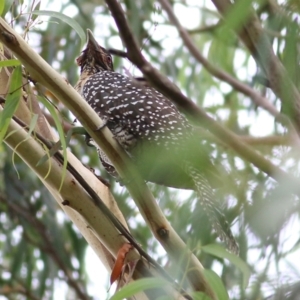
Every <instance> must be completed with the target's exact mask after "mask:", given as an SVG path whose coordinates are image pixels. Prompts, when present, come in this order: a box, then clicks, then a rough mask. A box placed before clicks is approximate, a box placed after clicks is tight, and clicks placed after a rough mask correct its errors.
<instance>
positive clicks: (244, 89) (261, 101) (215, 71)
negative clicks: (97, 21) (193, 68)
mask: <svg viewBox="0 0 300 300" xmlns="http://www.w3.org/2000/svg"><path fill="white" fill-rule="evenodd" d="M159 2H160V4H161V6H162V7H163V8H164V10H165V11H166V13H167V14H168V17H169V20H170V21H171V23H172V24H173V25H174V26H175V27H176V28H177V30H178V32H179V34H180V36H181V38H182V40H183V41H184V44H185V46H186V47H187V48H188V49H189V51H190V53H191V54H192V55H193V56H194V57H195V58H196V60H197V61H199V62H200V63H201V64H202V65H203V67H204V68H205V69H206V70H207V71H208V72H209V73H211V74H212V75H213V76H214V77H216V78H218V79H220V80H222V81H225V82H227V83H228V84H230V85H231V86H232V87H233V88H234V89H236V90H237V91H239V92H241V93H243V94H245V95H247V96H249V97H250V98H251V99H252V100H253V102H254V103H255V104H256V105H258V106H260V107H263V108H264V109H266V110H267V111H268V112H269V113H270V114H271V115H273V116H274V117H278V116H279V115H280V112H279V111H278V110H277V109H276V107H275V106H274V105H273V104H271V103H270V101H269V100H268V99H267V98H265V97H263V96H261V95H260V94H259V93H257V92H256V91H255V90H254V89H253V88H252V87H250V86H248V85H247V84H244V83H242V82H241V81H239V80H237V79H236V78H234V77H233V76H231V75H230V74H229V73H227V72H225V71H223V70H221V69H219V68H217V67H215V66H214V65H213V64H211V63H210V62H209V61H208V60H207V59H206V58H205V57H204V56H203V55H202V53H201V52H200V51H199V49H198V48H197V46H196V45H195V43H194V42H193V40H192V39H191V37H190V36H189V34H188V32H187V31H186V30H185V29H184V28H183V27H182V26H181V24H180V22H179V21H178V19H177V18H176V16H175V14H174V12H173V9H172V6H171V4H170V2H169V1H168V0H159Z"/></svg>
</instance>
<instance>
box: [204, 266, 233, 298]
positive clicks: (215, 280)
mask: <svg viewBox="0 0 300 300" xmlns="http://www.w3.org/2000/svg"><path fill="white" fill-rule="evenodd" d="M203 274H204V277H205V278H206V279H207V281H208V283H209V284H210V286H211V288H212V290H213V291H214V292H215V294H216V295H217V299H219V300H228V299H229V296H228V294H227V291H226V288H225V287H224V284H223V282H222V280H221V278H220V277H219V276H218V275H217V274H216V273H215V272H214V271H212V270H204V271H203ZM200 299H201V298H200ZM204 299H205V298H203V300H204Z"/></svg>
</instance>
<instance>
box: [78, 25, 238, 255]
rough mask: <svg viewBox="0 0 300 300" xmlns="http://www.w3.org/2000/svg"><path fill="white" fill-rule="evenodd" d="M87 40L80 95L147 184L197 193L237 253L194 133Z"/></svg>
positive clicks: (213, 172)
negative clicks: (119, 71) (101, 120)
mask: <svg viewBox="0 0 300 300" xmlns="http://www.w3.org/2000/svg"><path fill="white" fill-rule="evenodd" d="M88 36H89V40H88V44H87V48H86V49H85V50H84V51H83V52H82V54H81V56H79V58H78V59H77V63H78V65H79V66H80V68H81V76H80V80H79V81H78V83H77V84H76V86H75V88H76V89H77V91H78V92H79V93H80V94H81V95H82V96H83V98H84V99H85V100H86V101H87V102H88V103H89V105H90V106H91V107H92V108H93V109H94V110H95V112H97V113H98V115H99V116H100V117H101V118H102V119H103V120H105V122H106V126H107V127H108V128H109V129H110V130H111V132H112V133H113V135H114V137H115V138H116V140H117V141H118V142H119V144H120V145H121V146H122V147H123V149H124V150H125V151H126V152H127V153H128V154H129V156H130V157H131V158H132V159H133V161H134V162H135V164H136V166H137V168H138V169H139V171H140V173H141V174H142V176H143V177H144V179H145V180H147V181H151V182H155V183H158V184H162V185H166V186H172V187H177V188H190V189H194V190H195V191H196V192H197V195H198V198H199V200H200V201H201V204H202V206H203V208H204V210H205V211H206V212H207V214H208V216H209V219H210V220H211V222H212V224H213V227H214V229H215V230H216V232H217V233H218V234H219V236H220V237H221V239H223V240H225V242H226V244H227V246H228V248H229V250H231V251H232V252H234V253H237V252H238V245H237V243H236V241H235V239H234V237H233V235H232V233H231V231H230V227H229V225H228V223H227V222H226V220H225V217H224V215H222V214H221V213H220V211H219V210H218V209H217V208H216V204H215V203H214V199H213V198H214V197H213V190H212V187H211V185H213V184H215V182H216V181H217V177H218V175H217V171H216V169H215V167H214V166H213V164H212V163H211V161H210V157H209V155H208V154H207V153H206V152H205V151H203V149H202V148H201V147H199V145H198V146H196V151H195V148H194V146H195V144H196V145H197V142H195V139H193V137H194V130H193V127H192V126H191V125H190V124H189V122H188V121H187V119H186V118H185V117H184V116H183V115H182V114H181V113H180V112H179V111H178V109H177V108H176V106H175V105H174V104H173V103H172V102H171V101H170V100H168V99H167V98H166V97H164V96H163V95H162V94H161V93H159V92H158V91H156V90H155V89H153V88H151V87H149V86H148V85H147V84H144V83H143V82H140V81H138V80H136V79H134V78H130V77H126V76H123V75H121V74H119V73H116V72H114V70H113V64H112V58H111V55H110V54H109V52H108V51H107V50H106V49H105V48H103V47H101V46H99V45H98V44H97V42H96V41H95V39H94V37H93V36H92V34H91V32H90V31H88ZM98 153H99V157H100V159H101V162H102V164H103V166H104V168H105V169H106V170H107V171H108V172H109V173H110V174H111V175H113V176H115V177H116V176H117V172H116V170H115V168H114V166H113V164H112V163H111V162H110V160H109V159H108V157H107V156H106V154H105V153H104V152H103V151H102V150H101V149H99V148H98Z"/></svg>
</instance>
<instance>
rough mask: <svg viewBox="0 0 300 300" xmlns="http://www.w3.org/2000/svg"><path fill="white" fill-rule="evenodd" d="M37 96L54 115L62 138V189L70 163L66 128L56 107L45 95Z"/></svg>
mask: <svg viewBox="0 0 300 300" xmlns="http://www.w3.org/2000/svg"><path fill="white" fill-rule="evenodd" d="M37 97H38V99H39V100H40V101H41V102H42V103H43V105H44V106H45V107H46V108H47V109H48V111H49V112H50V114H51V116H52V118H53V120H54V122H55V126H56V129H57V131H58V135H59V139H60V142H61V146H62V149H63V156H64V165H63V171H62V178H61V183H60V187H59V190H60V189H61V187H62V185H63V182H64V179H65V177H66V171H67V164H68V159H67V143H66V139H65V135H64V130H63V127H62V125H61V122H60V120H59V118H58V116H57V113H56V110H55V108H54V107H53V106H52V105H51V104H50V103H49V102H48V101H47V100H46V99H44V98H43V97H41V96H37Z"/></svg>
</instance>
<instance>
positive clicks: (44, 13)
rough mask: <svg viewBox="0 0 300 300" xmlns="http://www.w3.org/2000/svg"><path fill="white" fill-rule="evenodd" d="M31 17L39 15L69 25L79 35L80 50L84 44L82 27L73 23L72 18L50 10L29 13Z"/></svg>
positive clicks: (75, 22)
mask: <svg viewBox="0 0 300 300" xmlns="http://www.w3.org/2000/svg"><path fill="white" fill-rule="evenodd" d="M31 13H32V14H33V15H41V16H48V17H52V18H57V19H59V20H61V21H63V22H65V23H66V24H68V25H70V26H71V27H72V28H73V29H74V30H75V31H76V32H77V34H78V35H79V37H80V40H81V48H82V47H83V45H84V44H85V42H86V37H85V32H84V30H83V29H82V27H81V26H80V25H79V24H78V23H77V21H75V20H74V19H73V18H70V17H68V16H66V15H64V14H62V13H60V12H57V11H50V10H35V11H33V12H31Z"/></svg>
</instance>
